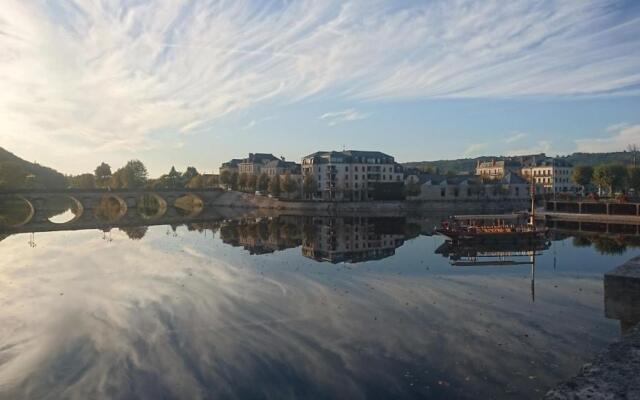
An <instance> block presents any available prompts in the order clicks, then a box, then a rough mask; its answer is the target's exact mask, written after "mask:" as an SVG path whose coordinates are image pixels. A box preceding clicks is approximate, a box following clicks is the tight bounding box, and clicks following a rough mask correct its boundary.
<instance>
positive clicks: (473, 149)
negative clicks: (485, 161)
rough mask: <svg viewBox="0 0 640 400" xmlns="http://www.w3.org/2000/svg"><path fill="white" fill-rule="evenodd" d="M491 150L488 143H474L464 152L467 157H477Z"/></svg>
mask: <svg viewBox="0 0 640 400" xmlns="http://www.w3.org/2000/svg"><path fill="white" fill-rule="evenodd" d="M488 148H489V144H488V143H474V144H472V145H470V146H469V147H467V148H466V149H465V150H464V153H463V154H464V156H465V157H477V156H480V155H482V152H483V151H486V150H487V149H488Z"/></svg>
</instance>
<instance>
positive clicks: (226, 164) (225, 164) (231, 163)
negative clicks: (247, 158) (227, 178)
mask: <svg viewBox="0 0 640 400" xmlns="http://www.w3.org/2000/svg"><path fill="white" fill-rule="evenodd" d="M241 162H242V160H241V159H239V158H234V159H231V160H229V161H227V162H223V163H222V166H223V167H237V166H238V164H240V163H241Z"/></svg>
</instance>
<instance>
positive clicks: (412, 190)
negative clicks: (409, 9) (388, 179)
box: [405, 182, 420, 196]
mask: <svg viewBox="0 0 640 400" xmlns="http://www.w3.org/2000/svg"><path fill="white" fill-rule="evenodd" d="M405 194H406V195H407V196H418V195H420V183H418V182H409V183H408V184H407V186H406V187H405Z"/></svg>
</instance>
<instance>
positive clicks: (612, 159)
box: [402, 151, 640, 173]
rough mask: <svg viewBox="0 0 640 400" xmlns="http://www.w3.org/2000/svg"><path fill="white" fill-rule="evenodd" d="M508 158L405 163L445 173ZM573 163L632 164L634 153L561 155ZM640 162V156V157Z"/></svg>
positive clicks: (458, 171) (470, 169)
mask: <svg viewBox="0 0 640 400" xmlns="http://www.w3.org/2000/svg"><path fill="white" fill-rule="evenodd" d="M504 158H508V157H505V156H482V157H476V158H459V159H456V160H437V161H414V162H407V163H403V164H402V165H404V166H405V167H410V168H420V169H426V168H432V169H437V170H438V171H439V172H441V173H444V172H447V171H451V172H455V173H460V172H467V171H474V170H475V168H476V164H477V163H478V161H480V162H483V161H491V160H500V159H504ZM559 158H561V159H563V160H565V161H567V162H570V163H571V164H573V165H591V166H594V165H598V164H609V163H621V164H631V163H632V162H633V154H632V153H631V152H628V151H619V152H614V153H573V154H570V155H567V156H561V157H559ZM638 162H639V163H640V156H639V157H638Z"/></svg>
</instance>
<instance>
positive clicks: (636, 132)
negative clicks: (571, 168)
mask: <svg viewBox="0 0 640 400" xmlns="http://www.w3.org/2000/svg"><path fill="white" fill-rule="evenodd" d="M607 132H608V133H609V137H604V138H593V139H578V140H576V147H577V151H580V152H585V153H597V152H606V151H624V150H626V149H627V147H628V146H629V145H637V146H640V124H635V125H629V124H616V125H611V126H609V127H608V128H607Z"/></svg>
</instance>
